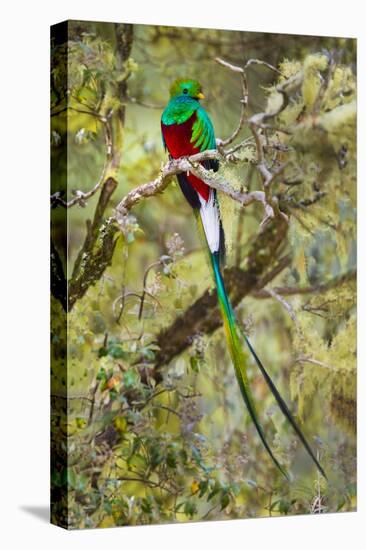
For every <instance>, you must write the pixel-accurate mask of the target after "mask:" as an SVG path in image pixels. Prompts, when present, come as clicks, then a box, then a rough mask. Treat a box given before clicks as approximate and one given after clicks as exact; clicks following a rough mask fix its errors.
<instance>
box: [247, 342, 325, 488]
mask: <svg viewBox="0 0 366 550" xmlns="http://www.w3.org/2000/svg"><path fill="white" fill-rule="evenodd" d="M243 336H244V339H245V341H246V343H247V345H248V347H249V349H250V352H251V354H252V355H253V357H254V360H255V362H256V363H257V365H258V367H259V370H260V371H261V373H262V374H263V377H264V379H265V381H266V383H267V385H268V387H269V389H270V390H271V392H272V394H273V396H274V398H275V399H276V401H277V403H278V406H279V407H280V409H281V411H282V413H283V415H284V416H285V417H286V418H287V420H288V421H289V423H290V424H291V426H292V427H293V429H294V431H295V432H296V434H297V435H298V437H299V439H300V441H301V443H302V444H303V445H304V447H305V449H306V450H307V452H308V454H309V456H310V457H311V458H312V459H313V461H314V463H315V465H316V467H317V468H318V470H319V472H320V473H321V474H322V476H323V477H324V478H325V479H328V478H327V476H326V473H325V471H324V469H323V468H322V466H321V465H320V464H319V461H318V460H317V458H316V456H315V455H314V453H313V451H312V449H311V447H310V445H309V443H308V442H307V440H306V438H305V436H304V434H303V433H302V431H301V429H300V427H299V425H298V424H297V422H296V420H295V419H294V417H293V416H292V413H291V411H290V409H289V408H288V406H287V405H286V403H285V401H284V400H283V398H282V397H281V395H280V393H279V391H278V389H277V388H276V386H275V384H274V382H273V380H272V379H271V377H270V376H269V374H268V372H267V371H266V369H265V368H264V366H263V363H262V362H261V360H260V359H259V357H258V355H257V354H256V352H255V350H254V349H253V347H252V344H251V343H250V341H249V339H248V337H247V336H246V335H245V334H243Z"/></svg>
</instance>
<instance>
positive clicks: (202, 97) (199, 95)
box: [197, 92, 205, 99]
mask: <svg viewBox="0 0 366 550" xmlns="http://www.w3.org/2000/svg"><path fill="white" fill-rule="evenodd" d="M197 99H205V96H204V95H203V93H202V92H200V93H199V94H197Z"/></svg>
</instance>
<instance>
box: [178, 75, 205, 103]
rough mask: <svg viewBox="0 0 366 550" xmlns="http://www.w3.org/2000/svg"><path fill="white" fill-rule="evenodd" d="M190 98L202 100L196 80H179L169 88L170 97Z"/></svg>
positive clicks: (200, 90)
mask: <svg viewBox="0 0 366 550" xmlns="http://www.w3.org/2000/svg"><path fill="white" fill-rule="evenodd" d="M181 96H182V97H185V96H187V97H192V98H193V99H203V98H204V97H205V96H204V95H203V93H202V88H201V84H200V83H199V82H198V81H197V80H191V79H189V78H179V79H178V80H175V81H174V82H173V84H172V85H171V86H170V97H172V98H173V97H181Z"/></svg>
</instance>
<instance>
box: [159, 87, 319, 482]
mask: <svg viewBox="0 0 366 550" xmlns="http://www.w3.org/2000/svg"><path fill="white" fill-rule="evenodd" d="M203 98H204V95H203V93H202V90H201V85H200V83H199V82H197V81H196V80H190V79H178V80H176V81H175V82H174V83H173V84H172V86H171V88H170V101H169V103H168V105H167V106H166V108H165V110H164V112H163V115H162V118H161V130H162V136H163V143H164V146H165V148H166V149H167V150H168V152H169V154H170V156H171V157H172V158H174V159H177V158H179V157H185V156H190V155H194V154H196V153H199V152H202V151H205V150H209V149H216V140H215V134H214V129H213V126H212V122H211V120H210V118H209V116H208V114H207V113H206V111H205V110H204V108H203V107H202V106H201V104H200V100H201V99H203ZM202 165H203V166H204V167H205V168H206V169H211V170H214V171H217V170H218V168H219V163H218V161H217V160H205V161H203V162H202ZM177 179H178V182H179V185H180V188H181V190H182V192H183V194H184V196H185V198H186V199H187V201H188V202H189V204H190V205H191V206H192V208H193V212H194V213H195V216H196V219H197V222H198V225H199V227H200V228H201V229H203V233H204V235H205V239H206V242H207V246H208V249H209V255H210V259H211V264H212V270H213V276H214V279H215V283H216V288H217V296H218V300H219V304H220V309H221V314H222V318H223V323H224V329H225V333H226V339H227V344H228V347H229V351H230V356H231V360H232V362H233V364H234V369H235V374H236V378H237V380H238V383H239V387H240V391H241V394H242V396H243V399H244V402H245V404H246V406H247V409H248V411H249V414H250V416H251V418H252V421H253V422H254V424H255V427H256V429H257V432H258V435H259V437H260V439H261V440H262V443H263V445H264V447H265V448H266V450H267V452H268V454H269V455H270V457H271V458H272V460H273V462H274V463H275V465H276V466H277V468H278V469H279V470H280V471H281V472H282V474H283V475H284V476H285V477H286V478H287V479H288V475H287V472H286V471H285V469H284V467H283V466H282V465H281V464H280V463H279V462H278V460H277V458H276V457H275V456H274V454H273V452H272V450H271V448H270V446H269V444H268V442H267V439H266V436H265V434H264V431H263V428H262V426H261V424H260V422H259V420H258V414H257V410H256V406H255V403H254V399H253V395H252V392H251V390H250V387H249V381H248V376H247V367H248V363H249V358H250V354H249V353H248V351H246V350H245V347H244V345H246V346H247V348H248V349H249V351H250V353H251V354H252V356H253V358H254V360H255V362H256V364H257V366H258V367H259V369H260V371H261V373H262V375H263V377H264V379H265V381H266V383H267V385H268V387H269V388H270V390H271V392H272V393H273V395H274V397H275V399H276V401H277V403H278V405H279V407H280V409H281V411H282V413H283V414H284V415H285V417H286V418H287V420H288V421H289V422H290V424H291V425H292V427H293V429H294V430H295V432H296V434H297V435H298V437H299V439H300V440H301V442H302V443H303V445H304V447H305V449H306V450H307V452H308V453H309V455H310V457H311V458H312V459H313V461H314V463H315V464H316V466H317V468H318V469H319V471H320V472H321V474H322V475H323V476H324V477H325V478H326V475H325V472H324V470H323V468H322V467H321V465H320V464H319V462H318V460H317V458H316V457H315V455H314V453H313V451H312V449H311V447H310V445H309V444H308V442H307V440H306V439H305V436H304V434H303V433H302V431H301V429H300V427H299V426H298V424H297V422H296V421H295V419H294V418H293V416H292V414H291V412H290V410H289V409H288V407H287V405H286V403H285V402H284V400H283V399H282V397H281V395H280V394H279V392H278V390H277V388H276V386H275V385H274V383H273V381H272V379H271V378H270V376H269V374H268V372H267V371H266V369H265V368H264V366H263V364H262V363H261V361H260V359H259V358H258V356H257V354H256V352H255V351H254V349H253V347H252V346H251V344H250V342H249V339H248V337H247V336H246V335H245V334H243V333H242V331H241V329H240V327H239V326H238V324H237V322H236V319H235V314H234V311H233V308H232V306H231V304H230V301H229V298H228V295H227V293H226V290H225V285H224V280H223V277H222V274H221V267H220V266H221V263H222V262H223V258H224V255H225V239H224V232H223V228H222V224H221V220H220V209H219V204H218V201H217V195H216V191H215V190H214V189H212V188H210V187H209V186H208V185H207V184H206V183H204V182H203V181H202V180H200V179H199V178H197V177H196V176H195V175H193V174H191V173H181V174H178V175H177Z"/></svg>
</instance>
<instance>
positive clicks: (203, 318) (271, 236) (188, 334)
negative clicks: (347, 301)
mask: <svg viewBox="0 0 366 550" xmlns="http://www.w3.org/2000/svg"><path fill="white" fill-rule="evenodd" d="M287 228H288V225H287V223H286V222H285V221H284V220H283V219H282V218H278V217H276V218H275V220H272V221H271V222H270V223H269V224H268V225H267V226H266V227H265V229H264V230H263V231H261V232H259V233H258V235H257V238H256V239H255V240H254V242H253V243H252V246H251V248H250V250H249V253H248V256H247V259H246V266H245V268H244V269H239V268H237V267H231V268H230V269H227V270H225V272H224V280H225V287H226V289H227V292H228V294H229V296H230V301H231V303H232V304H233V307H236V306H237V305H238V304H239V303H240V302H241V301H242V299H243V298H244V297H245V296H247V295H248V294H249V293H250V292H252V291H253V290H254V289H258V285H259V284H260V281H266V278H265V275H266V273H267V270H268V268H269V267H270V266H271V267H272V268H273V267H274V265H273V264H275V263H276V257H277V253H278V250H279V249H280V247H281V245H282V243H283V241H284V239H285V238H286V235H287ZM286 265H288V260H287V261H286V262H282V264H281V267H282V268H284V267H285V266H286ZM277 273H278V271H275V272H274V274H273V276H275V274H277ZM267 282H268V280H267ZM221 324H222V318H221V315H220V311H219V308H218V303H217V294H216V291H213V292H210V290H206V292H204V294H203V295H202V296H201V297H200V298H198V299H197V300H196V301H195V302H194V303H193V304H192V305H191V306H190V307H189V308H188V309H187V310H186V311H185V312H184V313H183V314H182V315H181V316H179V317H177V319H175V320H174V321H173V323H172V324H171V325H170V326H169V327H167V328H165V329H163V330H162V331H161V332H160V334H159V335H158V337H157V342H158V345H159V347H160V350H159V351H158V353H157V357H156V366H157V367H160V366H162V365H163V364H166V363H168V362H169V361H171V360H172V359H173V358H174V357H176V356H177V355H179V354H180V353H182V352H183V351H184V350H185V349H187V348H188V347H189V346H190V344H191V342H192V337H193V336H194V335H195V334H211V333H212V332H213V331H214V330H216V329H217V328H219V327H220V326H221Z"/></svg>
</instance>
